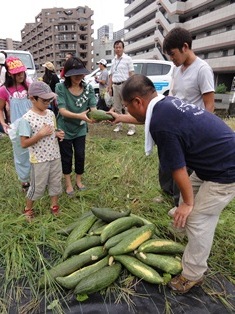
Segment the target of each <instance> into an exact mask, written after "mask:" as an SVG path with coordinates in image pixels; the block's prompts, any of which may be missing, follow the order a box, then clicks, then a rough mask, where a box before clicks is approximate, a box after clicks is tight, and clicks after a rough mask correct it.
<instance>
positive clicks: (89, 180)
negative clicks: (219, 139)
mask: <svg viewBox="0 0 235 314" xmlns="http://www.w3.org/2000/svg"><path fill="white" fill-rule="evenodd" d="M226 123H228V124H229V125H230V126H231V127H232V128H234V129H235V121H234V120H233V119H229V120H226ZM124 130H126V131H127V127H126V129H125V127H124ZM0 143H1V154H0V169H1V171H0V180H1V189H0V204H1V205H0V206H1V207H0V213H1V218H0V232H1V238H0V247H1V252H0V284H1V290H0V313H2V314H4V313H8V311H9V309H10V308H11V306H12V307H13V306H16V308H17V311H15V312H18V313H20V314H23V313H36V312H37V310H38V309H39V307H40V304H42V302H41V301H42V300H43V299H45V302H44V303H43V304H44V312H45V313H46V312H47V310H48V309H51V310H52V311H53V312H54V313H63V306H64V307H66V302H67V301H68V300H69V299H70V298H71V294H70V292H64V291H62V290H60V288H59V287H58V286H56V285H55V284H54V285H52V286H51V287H49V288H46V289H45V290H44V289H41V290H40V289H39V278H40V277H41V275H42V274H43V273H44V272H45V271H46V270H47V269H48V268H50V267H51V266H53V265H55V264H57V263H58V262H60V261H61V257H62V254H63V250H64V244H65V237H63V236H62V235H59V234H57V233H56V231H58V230H59V229H60V228H63V227H65V226H67V225H68V224H70V223H72V222H73V221H74V220H75V219H77V218H79V217H80V216H81V215H82V214H83V213H85V212H86V211H88V210H89V209H90V208H91V207H110V208H114V209H126V208H130V209H131V211H132V213H134V214H137V215H140V216H143V217H144V218H146V219H148V220H151V221H152V222H154V223H155V224H156V226H157V228H158V230H159V234H160V235H161V236H162V237H164V238H175V235H174V234H173V233H172V232H171V230H170V228H169V226H170V222H171V220H170V218H169V217H168V216H167V211H168V210H169V209H170V208H171V207H172V201H171V199H169V198H167V197H166V198H165V201H164V202H163V203H161V204H157V203H154V202H153V198H154V197H156V196H160V195H161V190H160V187H159V183H158V181H157V173H158V157H157V152H156V150H155V152H154V153H153V154H152V155H151V156H148V157H146V156H145V154H144V129H143V126H137V133H136V135H135V136H133V137H128V136H126V134H125V131H122V133H118V134H115V133H114V132H112V126H110V125H106V124H99V125H98V124H95V125H92V126H89V133H88V136H87V148H86V172H85V174H84V183H85V184H86V186H87V187H88V189H87V190H86V191H84V192H79V191H77V192H76V197H74V198H68V197H67V196H66V195H65V193H63V194H62V196H61V197H60V206H61V215H60V216H59V218H54V217H52V216H51V214H50V210H49V209H50V202H49V197H48V196H47V195H45V196H44V197H43V198H42V199H41V200H39V201H38V202H36V204H35V209H36V218H35V220H34V221H33V223H31V224H28V223H27V222H26V221H25V219H24V217H23V216H22V210H23V208H24V205H25V196H24V195H23V194H22V192H21V189H20V184H19V182H18V179H17V177H16V173H15V169H14V165H13V155H12V148H11V143H10V141H9V139H8V137H4V138H2V139H1V140H0ZM234 214H235V201H233V202H231V203H230V204H229V205H228V206H227V207H226V209H225V210H224V211H223V213H222V214H221V217H220V220H219V223H218V227H217V229H216V233H215V239H214V244H213V247H212V252H211V255H210V258H209V266H210V269H211V272H212V273H213V274H215V275H216V274H222V275H224V276H225V277H226V278H228V279H229V280H230V281H231V282H232V283H235V275H234V274H235V264H234V260H235V253H234V252H235V227H234V223H233V222H234ZM123 281H125V280H124V279H123ZM113 289H114V290H112V289H111V290H110V289H109V293H110V291H111V292H112V291H114V292H115V291H116V292H115V293H117V298H116V300H117V303H118V302H121V301H123V302H129V304H130V307H131V308H132V307H133V304H132V302H131V296H132V295H133V293H134V292H133V286H132V283H131V282H128V284H127V285H126V286H124V287H123V289H121V290H122V291H121V292H120V291H119V294H118V288H117V287H114V288H113ZM120 293H121V294H120ZM207 293H208V294H211V295H213V297H214V294H213V288H212V287H208V288H207ZM217 299H219V300H220V301H221V302H223V303H224V304H225V305H227V306H231V305H230V303H229V299H227V296H226V295H224V294H223V295H222V296H221V295H219V296H217ZM26 300H27V302H26ZM62 304H63V306H62ZM67 306H68V305H67ZM166 309H167V310H166V312H170V309H169V302H168V301H167V300H166Z"/></svg>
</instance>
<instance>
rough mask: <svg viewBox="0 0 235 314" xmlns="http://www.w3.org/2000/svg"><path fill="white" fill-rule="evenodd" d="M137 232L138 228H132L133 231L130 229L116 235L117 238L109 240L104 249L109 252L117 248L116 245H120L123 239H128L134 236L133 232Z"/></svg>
mask: <svg viewBox="0 0 235 314" xmlns="http://www.w3.org/2000/svg"><path fill="white" fill-rule="evenodd" d="M134 230H136V227H135V226H134V227H132V228H131V229H128V230H126V231H123V232H121V233H118V234H116V235H115V236H113V237H112V238H109V239H108V240H107V241H106V242H105V244H104V247H105V248H106V249H107V250H108V249H110V248H111V247H113V246H115V245H116V244H118V243H119V242H120V241H121V240H122V239H124V238H126V237H128V236H129V235H130V234H132V232H133V231H134Z"/></svg>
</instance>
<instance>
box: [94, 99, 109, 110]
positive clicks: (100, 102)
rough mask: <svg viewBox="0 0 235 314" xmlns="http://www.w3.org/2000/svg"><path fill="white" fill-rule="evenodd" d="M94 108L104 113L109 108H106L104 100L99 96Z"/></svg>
mask: <svg viewBox="0 0 235 314" xmlns="http://www.w3.org/2000/svg"><path fill="white" fill-rule="evenodd" d="M96 107H97V109H100V110H104V111H109V110H110V108H109V107H107V106H106V102H105V100H104V98H102V97H100V96H99V100H98V102H97V105H96Z"/></svg>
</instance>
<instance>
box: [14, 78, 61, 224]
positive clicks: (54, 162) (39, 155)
mask: <svg viewBox="0 0 235 314" xmlns="http://www.w3.org/2000/svg"><path fill="white" fill-rule="evenodd" d="M28 94H29V98H30V100H31V102H32V105H33V106H32V109H30V110H29V111H28V112H27V113H26V114H24V115H23V117H22V119H21V120H20V123H19V128H18V132H19V135H20V140H21V146H22V147H23V148H26V147H28V148H29V156H30V163H31V182H30V187H29V190H28V192H27V198H26V207H25V209H24V215H25V216H26V218H27V220H28V221H31V219H32V218H33V217H34V212H33V204H34V201H35V200H37V199H39V198H40V197H42V196H43V194H44V192H45V189H46V187H48V193H49V195H50V198H51V208H50V209H51V213H52V214H53V215H58V214H59V205H58V196H59V194H60V193H61V192H62V185H61V179H62V168H61V157H60V150H59V144H58V140H57V138H59V139H60V140H63V138H64V132H63V131H61V130H57V129H56V119H55V115H54V113H53V112H52V111H51V110H49V109H48V106H49V104H50V102H51V101H53V100H54V99H55V97H56V94H55V93H53V92H52V90H51V88H50V86H49V85H47V84H46V83H44V82H40V81H37V82H33V83H32V84H31V85H30V87H29V90H28Z"/></svg>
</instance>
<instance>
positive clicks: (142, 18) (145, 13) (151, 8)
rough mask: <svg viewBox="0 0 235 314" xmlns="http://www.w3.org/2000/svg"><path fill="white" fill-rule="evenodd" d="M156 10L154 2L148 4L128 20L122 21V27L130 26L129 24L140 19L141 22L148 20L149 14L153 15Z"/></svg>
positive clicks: (136, 22) (135, 22)
mask: <svg viewBox="0 0 235 314" xmlns="http://www.w3.org/2000/svg"><path fill="white" fill-rule="evenodd" d="M155 12H156V2H154V3H152V4H150V5H149V6H147V7H146V8H144V9H143V10H142V11H141V12H139V13H137V14H135V15H134V16H132V17H130V18H129V19H128V20H126V21H125V22H124V28H127V29H128V28H132V27H131V26H132V25H134V24H138V23H139V22H140V21H141V22H142V23H145V22H148V21H149V15H151V14H152V15H154V14H155Z"/></svg>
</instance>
